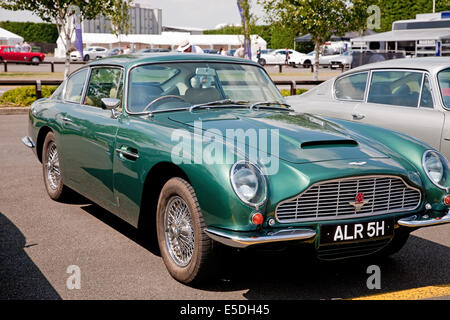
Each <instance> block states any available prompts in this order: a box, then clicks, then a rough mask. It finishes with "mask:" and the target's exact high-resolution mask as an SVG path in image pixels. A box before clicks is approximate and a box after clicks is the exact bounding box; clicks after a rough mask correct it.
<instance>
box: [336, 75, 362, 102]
mask: <svg viewBox="0 0 450 320" xmlns="http://www.w3.org/2000/svg"><path fill="white" fill-rule="evenodd" d="M367 76H368V72H363V73H358V74H353V75H350V76H346V77H343V78H340V79H337V80H336V82H335V84H334V92H335V95H336V98H337V99H343V100H354V101H363V100H364V93H365V91H366V83H367Z"/></svg>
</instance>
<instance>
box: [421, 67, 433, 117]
mask: <svg viewBox="0 0 450 320" xmlns="http://www.w3.org/2000/svg"><path fill="white" fill-rule="evenodd" d="M420 107H421V108H431V109H433V96H432V94H431V86H430V79H429V77H428V75H425V77H424V79H423V87H422V96H421V97H420Z"/></svg>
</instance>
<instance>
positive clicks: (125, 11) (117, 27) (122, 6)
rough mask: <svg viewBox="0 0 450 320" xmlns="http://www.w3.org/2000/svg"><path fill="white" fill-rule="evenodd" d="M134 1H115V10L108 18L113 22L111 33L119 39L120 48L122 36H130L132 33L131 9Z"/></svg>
mask: <svg viewBox="0 0 450 320" xmlns="http://www.w3.org/2000/svg"><path fill="white" fill-rule="evenodd" d="M131 4H132V0H129V1H127V0H113V8H112V10H109V12H108V13H107V16H106V18H107V19H108V20H109V21H110V22H111V26H110V31H111V33H112V34H114V35H115V36H116V37H118V38H119V46H120V35H121V34H125V35H127V34H129V33H130V32H131V28H132V26H131V23H130V8H131Z"/></svg>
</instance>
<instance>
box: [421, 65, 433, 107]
mask: <svg viewBox="0 0 450 320" xmlns="http://www.w3.org/2000/svg"><path fill="white" fill-rule="evenodd" d="M425 79H427V80H428V84H429V87H430V91H431V100H433V107H432V108H429V107H422V106H421V105H420V102H421V100H422V92H423V88H424V85H425V81H426V80H425ZM433 91H434V90H433V83H432V81H431V76H430V74H428V73H427V72H424V74H423V77H422V88H421V90H420V97H419V109H424V110H436V101H435V98H434V92H433Z"/></svg>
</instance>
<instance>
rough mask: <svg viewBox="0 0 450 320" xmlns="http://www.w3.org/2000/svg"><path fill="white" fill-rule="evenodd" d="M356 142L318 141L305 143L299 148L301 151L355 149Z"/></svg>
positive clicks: (347, 140)
mask: <svg viewBox="0 0 450 320" xmlns="http://www.w3.org/2000/svg"><path fill="white" fill-rule="evenodd" d="M356 146H358V142H356V141H355V140H349V139H342V140H319V141H305V142H302V144H301V145H300V147H301V148H302V149H316V148H336V147H356Z"/></svg>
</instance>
